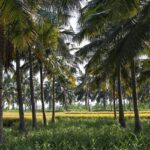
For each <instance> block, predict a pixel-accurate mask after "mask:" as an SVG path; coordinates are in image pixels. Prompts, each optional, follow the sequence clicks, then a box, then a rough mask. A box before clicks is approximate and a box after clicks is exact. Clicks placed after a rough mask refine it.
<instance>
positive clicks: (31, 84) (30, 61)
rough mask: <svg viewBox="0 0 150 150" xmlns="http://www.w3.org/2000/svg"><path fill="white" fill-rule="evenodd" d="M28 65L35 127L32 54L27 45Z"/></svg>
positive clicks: (35, 125) (34, 124)
mask: <svg viewBox="0 0 150 150" xmlns="http://www.w3.org/2000/svg"><path fill="white" fill-rule="evenodd" d="M29 65H30V92H31V107H32V127H33V128H36V127H37V124H36V112H35V101H34V86H33V68H32V54H31V48H30V47H29Z"/></svg>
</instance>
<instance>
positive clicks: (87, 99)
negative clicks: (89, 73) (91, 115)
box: [85, 89, 90, 111]
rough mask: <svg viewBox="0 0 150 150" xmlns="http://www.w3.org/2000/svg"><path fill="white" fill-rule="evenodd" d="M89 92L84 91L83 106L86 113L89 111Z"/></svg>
mask: <svg viewBox="0 0 150 150" xmlns="http://www.w3.org/2000/svg"><path fill="white" fill-rule="evenodd" d="M88 95H89V91H88V89H87V90H86V95H85V106H86V108H87V110H88V111H90V107H89V106H90V104H89V96H88Z"/></svg>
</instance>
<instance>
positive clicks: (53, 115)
mask: <svg viewBox="0 0 150 150" xmlns="http://www.w3.org/2000/svg"><path fill="white" fill-rule="evenodd" d="M52 123H55V75H53V99H52Z"/></svg>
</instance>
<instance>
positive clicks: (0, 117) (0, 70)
mask: <svg viewBox="0 0 150 150" xmlns="http://www.w3.org/2000/svg"><path fill="white" fill-rule="evenodd" d="M1 60H2V58H0V144H2V143H3V93H2V90H3V65H2V62H1Z"/></svg>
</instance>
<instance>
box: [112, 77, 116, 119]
mask: <svg viewBox="0 0 150 150" xmlns="http://www.w3.org/2000/svg"><path fill="white" fill-rule="evenodd" d="M115 85H116V84H115V79H114V80H113V92H112V93H113V107H114V119H117V114H116V86H115Z"/></svg>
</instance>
